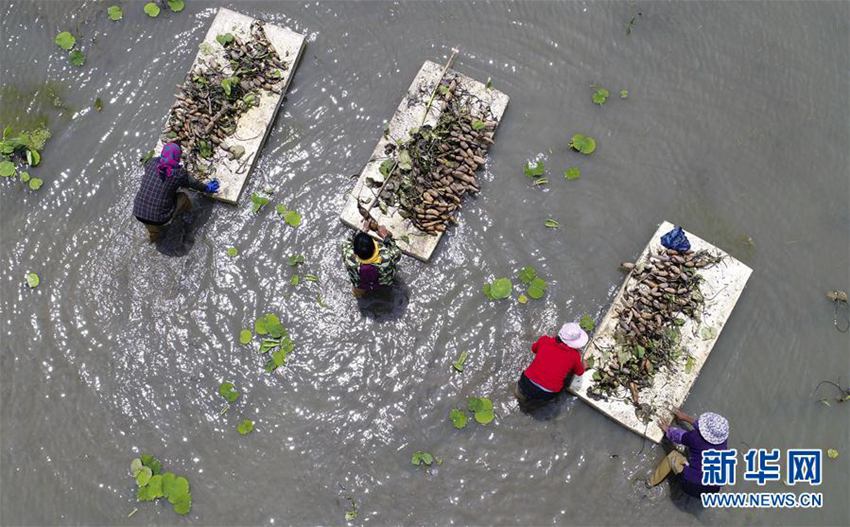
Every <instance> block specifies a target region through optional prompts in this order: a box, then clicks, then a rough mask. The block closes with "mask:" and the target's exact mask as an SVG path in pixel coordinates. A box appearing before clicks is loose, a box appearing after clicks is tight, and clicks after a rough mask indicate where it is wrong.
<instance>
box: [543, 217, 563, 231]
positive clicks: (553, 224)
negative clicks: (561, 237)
mask: <svg viewBox="0 0 850 527" xmlns="http://www.w3.org/2000/svg"><path fill="white" fill-rule="evenodd" d="M543 225H544V226H545V227H546V228H547V229H557V228H558V227H560V226H561V224H560V223H559V222H558V220H556V219H553V218H548V219H547V220H546V221H544V222H543Z"/></svg>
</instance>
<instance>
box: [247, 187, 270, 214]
mask: <svg viewBox="0 0 850 527" xmlns="http://www.w3.org/2000/svg"><path fill="white" fill-rule="evenodd" d="M268 203H269V198H267V197H265V196H261V195H260V194H257V193H256V192H254V193H253V194H251V212H253V213H254V214H257V213H259V212H260V209H262V208H263V207H265V206H266V205H268Z"/></svg>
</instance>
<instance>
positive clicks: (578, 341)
mask: <svg viewBox="0 0 850 527" xmlns="http://www.w3.org/2000/svg"><path fill="white" fill-rule="evenodd" d="M558 337H559V338H560V339H561V342H563V343H564V344H566V345H567V346H569V347H571V348H575V349H580V348H583V347H584V345H585V344H587V341H588V340H590V337H588V336H587V333H585V331H584V330H583V329H581V326H579V325H578V324H576V323H575V322H568V323H566V324H564V325H563V326H561V330H560V331H558Z"/></svg>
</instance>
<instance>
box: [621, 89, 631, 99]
mask: <svg viewBox="0 0 850 527" xmlns="http://www.w3.org/2000/svg"><path fill="white" fill-rule="evenodd" d="M620 98H621V99H628V98H629V90H620Z"/></svg>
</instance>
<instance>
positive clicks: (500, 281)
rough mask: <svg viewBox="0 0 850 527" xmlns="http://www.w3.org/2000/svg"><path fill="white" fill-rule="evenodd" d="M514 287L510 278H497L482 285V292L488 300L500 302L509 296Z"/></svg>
mask: <svg viewBox="0 0 850 527" xmlns="http://www.w3.org/2000/svg"><path fill="white" fill-rule="evenodd" d="M513 288H514V285H513V283H511V280H510V278H497V279H495V280H493V282H491V283H488V284H484V287H483V288H482V291H483V292H484V295H485V296H486V297H487V298H489V299H490V300H501V299H503V298H508V297H509V296H511V291H513Z"/></svg>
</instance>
